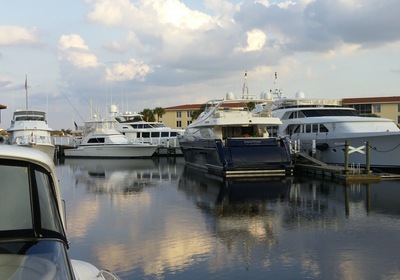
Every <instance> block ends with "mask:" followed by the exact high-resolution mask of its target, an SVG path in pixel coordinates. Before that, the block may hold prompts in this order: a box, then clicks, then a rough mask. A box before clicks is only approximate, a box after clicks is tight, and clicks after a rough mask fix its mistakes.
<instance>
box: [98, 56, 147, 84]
mask: <svg viewBox="0 0 400 280" xmlns="http://www.w3.org/2000/svg"><path fill="white" fill-rule="evenodd" d="M151 72H153V69H152V68H151V67H150V66H149V65H146V64H145V63H142V62H137V61H136V60H134V59H131V60H130V61H129V62H128V63H126V64H123V63H117V64H114V65H113V67H112V68H108V69H107V70H106V80H107V81H129V80H135V79H136V80H139V81H143V80H144V78H145V77H146V75H147V74H149V73H151Z"/></svg>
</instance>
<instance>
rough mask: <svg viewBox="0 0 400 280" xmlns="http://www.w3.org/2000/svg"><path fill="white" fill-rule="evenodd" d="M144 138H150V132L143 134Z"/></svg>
mask: <svg viewBox="0 0 400 280" xmlns="http://www.w3.org/2000/svg"><path fill="white" fill-rule="evenodd" d="M142 138H150V132H142Z"/></svg>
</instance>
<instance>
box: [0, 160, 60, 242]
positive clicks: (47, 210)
mask: <svg viewBox="0 0 400 280" xmlns="http://www.w3.org/2000/svg"><path fill="white" fill-rule="evenodd" d="M0 178H1V184H0V238H39V237H49V238H50V237H53V238H59V239H62V240H64V241H65V242H66V239H65V233H64V229H63V225H62V220H61V216H60V211H59V209H58V203H57V199H56V195H55V190H54V183H53V181H52V177H51V175H50V174H49V173H48V171H46V170H45V169H44V168H42V167H41V166H39V165H36V164H33V163H29V162H25V161H18V160H10V159H2V160H0Z"/></svg>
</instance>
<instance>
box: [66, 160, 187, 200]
mask: <svg viewBox="0 0 400 280" xmlns="http://www.w3.org/2000/svg"><path fill="white" fill-rule="evenodd" d="M163 160H164V161H165V160H167V159H163ZM159 161H160V159H157V158H154V159H153V158H151V159H100V160H93V159H73V158H66V159H65V161H64V164H65V165H68V166H70V167H71V168H72V169H73V173H74V177H75V184H76V185H79V184H80V185H83V186H85V187H86V189H87V190H88V191H90V192H93V193H98V194H101V193H110V194H117V193H121V194H125V195H127V194H131V193H136V192H140V191H142V190H143V188H145V187H147V186H152V185H153V186H154V185H156V184H157V183H158V182H162V181H171V180H176V179H177V177H178V176H179V175H178V174H177V173H176V172H174V170H171V169H170V167H171V166H170V165H168V164H166V165H159ZM159 167H160V168H159ZM172 168H173V167H172Z"/></svg>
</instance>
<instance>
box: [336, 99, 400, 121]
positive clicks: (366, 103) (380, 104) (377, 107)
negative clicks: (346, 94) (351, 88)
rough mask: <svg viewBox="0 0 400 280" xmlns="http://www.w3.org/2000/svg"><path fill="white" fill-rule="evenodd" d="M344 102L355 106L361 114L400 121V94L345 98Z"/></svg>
mask: <svg viewBox="0 0 400 280" xmlns="http://www.w3.org/2000/svg"><path fill="white" fill-rule="evenodd" d="M342 104H343V106H349V107H353V108H355V109H356V110H357V112H358V113H359V114H360V115H361V116H370V115H377V116H379V117H381V118H388V119H392V120H394V122H395V123H396V124H397V125H399V123H400V96H386V97H363V98H343V99H342Z"/></svg>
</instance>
